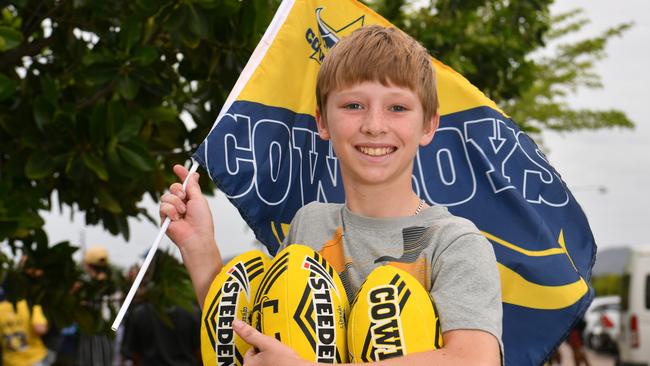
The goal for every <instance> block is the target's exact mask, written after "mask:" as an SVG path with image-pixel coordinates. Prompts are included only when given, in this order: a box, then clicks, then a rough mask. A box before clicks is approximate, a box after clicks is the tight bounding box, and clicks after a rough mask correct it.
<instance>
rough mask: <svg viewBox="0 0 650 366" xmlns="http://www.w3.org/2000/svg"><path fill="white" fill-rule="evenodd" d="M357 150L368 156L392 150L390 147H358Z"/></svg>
mask: <svg viewBox="0 0 650 366" xmlns="http://www.w3.org/2000/svg"><path fill="white" fill-rule="evenodd" d="M359 151H361V152H362V153H364V154H366V155H370V156H381V155H386V154H390V153H391V152H393V148H392V147H365V146H361V147H359Z"/></svg>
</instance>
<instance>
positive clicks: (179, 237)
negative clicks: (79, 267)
mask: <svg viewBox="0 0 650 366" xmlns="http://www.w3.org/2000/svg"><path fill="white" fill-rule="evenodd" d="M174 173H176V175H177V176H178V178H180V180H181V181H184V180H185V177H187V174H188V173H189V172H188V170H187V169H185V168H184V167H183V166H181V165H175V166H174ZM166 217H169V218H170V220H171V223H170V224H169V227H168V228H167V236H169V238H170V239H171V240H172V241H173V242H174V244H176V246H177V247H178V249H180V251H181V255H182V256H183V264H185V268H186V269H187V271H188V273H189V274H190V278H191V279H192V285H194V291H195V292H196V299H197V300H198V302H199V305H201V307H202V306H203V301H204V300H205V296H206V294H207V293H208V290H209V289H210V284H211V283H212V280H213V279H214V277H215V276H216V275H217V273H219V271H220V270H221V267H222V266H223V263H222V261H221V253H219V248H218V247H217V243H216V242H215V240H214V224H213V222H212V213H211V212H210V207H209V206H208V201H207V200H206V199H205V197H204V196H203V194H202V193H201V187H200V186H199V175H198V174H193V175H192V176H191V177H190V179H189V180H188V182H187V188H186V189H185V192H183V185H182V184H180V183H174V184H172V185H171V186H170V187H169V193H165V194H164V195H163V196H162V197H161V198H160V219H161V220H164V219H165V218H166Z"/></svg>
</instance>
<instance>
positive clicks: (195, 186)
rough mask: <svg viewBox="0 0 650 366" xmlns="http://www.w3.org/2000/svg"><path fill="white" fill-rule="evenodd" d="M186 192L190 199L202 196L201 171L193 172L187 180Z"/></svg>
mask: <svg viewBox="0 0 650 366" xmlns="http://www.w3.org/2000/svg"><path fill="white" fill-rule="evenodd" d="M185 193H186V194H187V196H188V197H189V198H190V199H192V198H198V197H201V196H202V193H201V186H200V185H199V173H193V174H192V176H191V177H190V180H189V181H188V182H187V188H186V189H185Z"/></svg>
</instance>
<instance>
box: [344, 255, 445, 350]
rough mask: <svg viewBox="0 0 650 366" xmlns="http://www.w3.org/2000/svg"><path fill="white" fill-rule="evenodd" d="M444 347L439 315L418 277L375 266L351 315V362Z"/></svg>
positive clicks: (349, 324) (349, 344)
mask: <svg viewBox="0 0 650 366" xmlns="http://www.w3.org/2000/svg"><path fill="white" fill-rule="evenodd" d="M440 347H442V335H441V332H440V319H439V318H438V312H437V310H436V307H435V305H434V303H433V301H432V299H431V296H430V295H429V293H428V292H427V291H426V290H425V289H424V287H423V286H422V284H420V282H418V280H417V279H415V277H413V276H412V275H411V274H409V273H408V272H406V271H403V270H401V269H398V268H396V267H393V266H381V267H377V268H375V270H373V271H372V272H371V273H370V275H369V276H368V278H367V279H366V281H365V282H364V283H363V284H362V285H361V288H360V289H359V291H358V292H357V295H356V297H355V299H354V302H353V304H352V310H351V312H350V318H349V319H348V351H349V353H350V356H349V358H350V362H373V361H381V360H385V359H388V358H393V357H400V356H404V355H406V354H409V353H416V352H422V351H429V350H434V349H438V348H440Z"/></svg>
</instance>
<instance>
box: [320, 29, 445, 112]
mask: <svg viewBox="0 0 650 366" xmlns="http://www.w3.org/2000/svg"><path fill="white" fill-rule="evenodd" d="M364 81H378V82H380V83H381V84H382V85H385V86H387V85H389V84H393V85H396V86H400V87H406V88H409V89H411V90H412V91H413V92H415V93H416V94H417V96H418V97H419V99H420V103H421V104H422V109H423V111H424V120H425V121H428V120H430V119H431V118H433V116H434V115H435V114H436V112H437V111H438V95H437V92H436V77H435V71H434V69H433V66H432V65H431V58H430V56H429V54H428V52H427V50H426V49H425V48H424V47H422V45H420V44H419V43H418V42H417V41H416V40H415V39H413V38H412V37H410V36H409V35H407V34H405V33H403V32H402V31H400V30H398V29H396V28H384V27H381V26H377V25H370V26H367V27H363V28H360V29H358V30H356V31H354V32H353V33H352V34H351V35H349V36H348V37H345V38H343V39H342V40H340V41H339V42H338V43H337V44H336V45H335V46H334V47H333V48H332V49H331V50H330V52H329V53H328V55H327V56H326V57H325V59H324V60H323V63H322V65H321V68H320V70H319V72H318V79H317V81H316V103H317V105H318V109H319V110H320V111H321V114H322V115H323V116H324V117H326V116H325V109H326V108H325V106H326V105H327V98H328V96H329V94H330V93H331V92H332V91H334V90H338V89H341V88H345V87H348V86H351V85H355V84H358V83H362V82H364Z"/></svg>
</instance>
